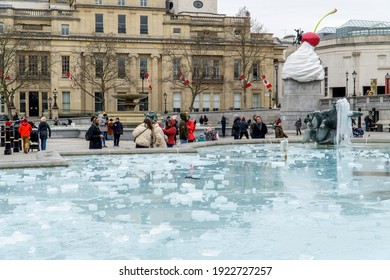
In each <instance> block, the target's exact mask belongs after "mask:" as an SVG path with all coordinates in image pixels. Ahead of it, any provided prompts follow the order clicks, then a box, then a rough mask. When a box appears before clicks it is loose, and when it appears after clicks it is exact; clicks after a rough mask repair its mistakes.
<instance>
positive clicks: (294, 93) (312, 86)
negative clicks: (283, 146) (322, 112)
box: [280, 79, 323, 129]
mask: <svg viewBox="0 0 390 280" xmlns="http://www.w3.org/2000/svg"><path fill="white" fill-rule="evenodd" d="M283 82H284V94H283V98H282V104H281V105H282V107H281V109H280V114H281V117H282V124H283V128H284V129H295V121H296V120H297V118H298V117H299V118H301V119H302V128H304V127H305V125H304V124H303V120H304V119H305V117H306V116H307V115H308V114H309V113H312V112H313V111H317V110H319V108H320V99H321V98H322V97H323V95H322V93H321V81H313V82H307V83H301V82H297V81H295V80H292V79H287V80H283Z"/></svg>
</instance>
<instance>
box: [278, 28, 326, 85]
mask: <svg viewBox="0 0 390 280" xmlns="http://www.w3.org/2000/svg"><path fill="white" fill-rule="evenodd" d="M304 35H305V34H304ZM302 42H303V43H302V45H301V46H300V47H299V49H298V50H296V51H295V52H294V53H292V54H291V55H290V56H289V57H288V58H287V60H286V62H285V63H284V66H283V70H282V79H294V80H296V81H298V82H311V81H316V80H323V79H324V77H325V72H324V68H323V66H322V65H321V61H320V58H319V56H318V55H317V54H316V53H315V52H314V46H313V45H311V44H312V42H310V41H307V40H306V41H304V36H303V37H302ZM318 43H319V41H318ZM318 43H317V44H318ZM314 45H315V43H314Z"/></svg>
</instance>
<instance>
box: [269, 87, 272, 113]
mask: <svg viewBox="0 0 390 280" xmlns="http://www.w3.org/2000/svg"><path fill="white" fill-rule="evenodd" d="M268 99H269V109H272V104H271V100H272V89H269V90H268Z"/></svg>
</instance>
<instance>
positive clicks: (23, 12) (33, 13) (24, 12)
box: [0, 0, 73, 17]
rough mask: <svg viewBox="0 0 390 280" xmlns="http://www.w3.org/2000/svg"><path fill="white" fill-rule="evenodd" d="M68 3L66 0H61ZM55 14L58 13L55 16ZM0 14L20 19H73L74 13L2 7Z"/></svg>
mask: <svg viewBox="0 0 390 280" xmlns="http://www.w3.org/2000/svg"><path fill="white" fill-rule="evenodd" d="M61 1H66V0H61ZM53 12H56V13H55V14H54V13H53ZM0 14H9V15H11V16H18V17H52V16H54V15H56V16H59V17H72V16H73V11H67V10H66V11H65V10H57V11H55V10H32V9H14V8H12V7H6V8H4V7H0Z"/></svg>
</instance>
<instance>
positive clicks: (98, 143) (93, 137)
mask: <svg viewBox="0 0 390 280" xmlns="http://www.w3.org/2000/svg"><path fill="white" fill-rule="evenodd" d="M91 122H92V124H91V126H90V127H89V129H88V131H87V133H86V134H85V139H86V140H87V141H89V149H101V148H102V138H103V134H102V132H101V131H100V129H99V119H98V118H97V117H92V118H91Z"/></svg>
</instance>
